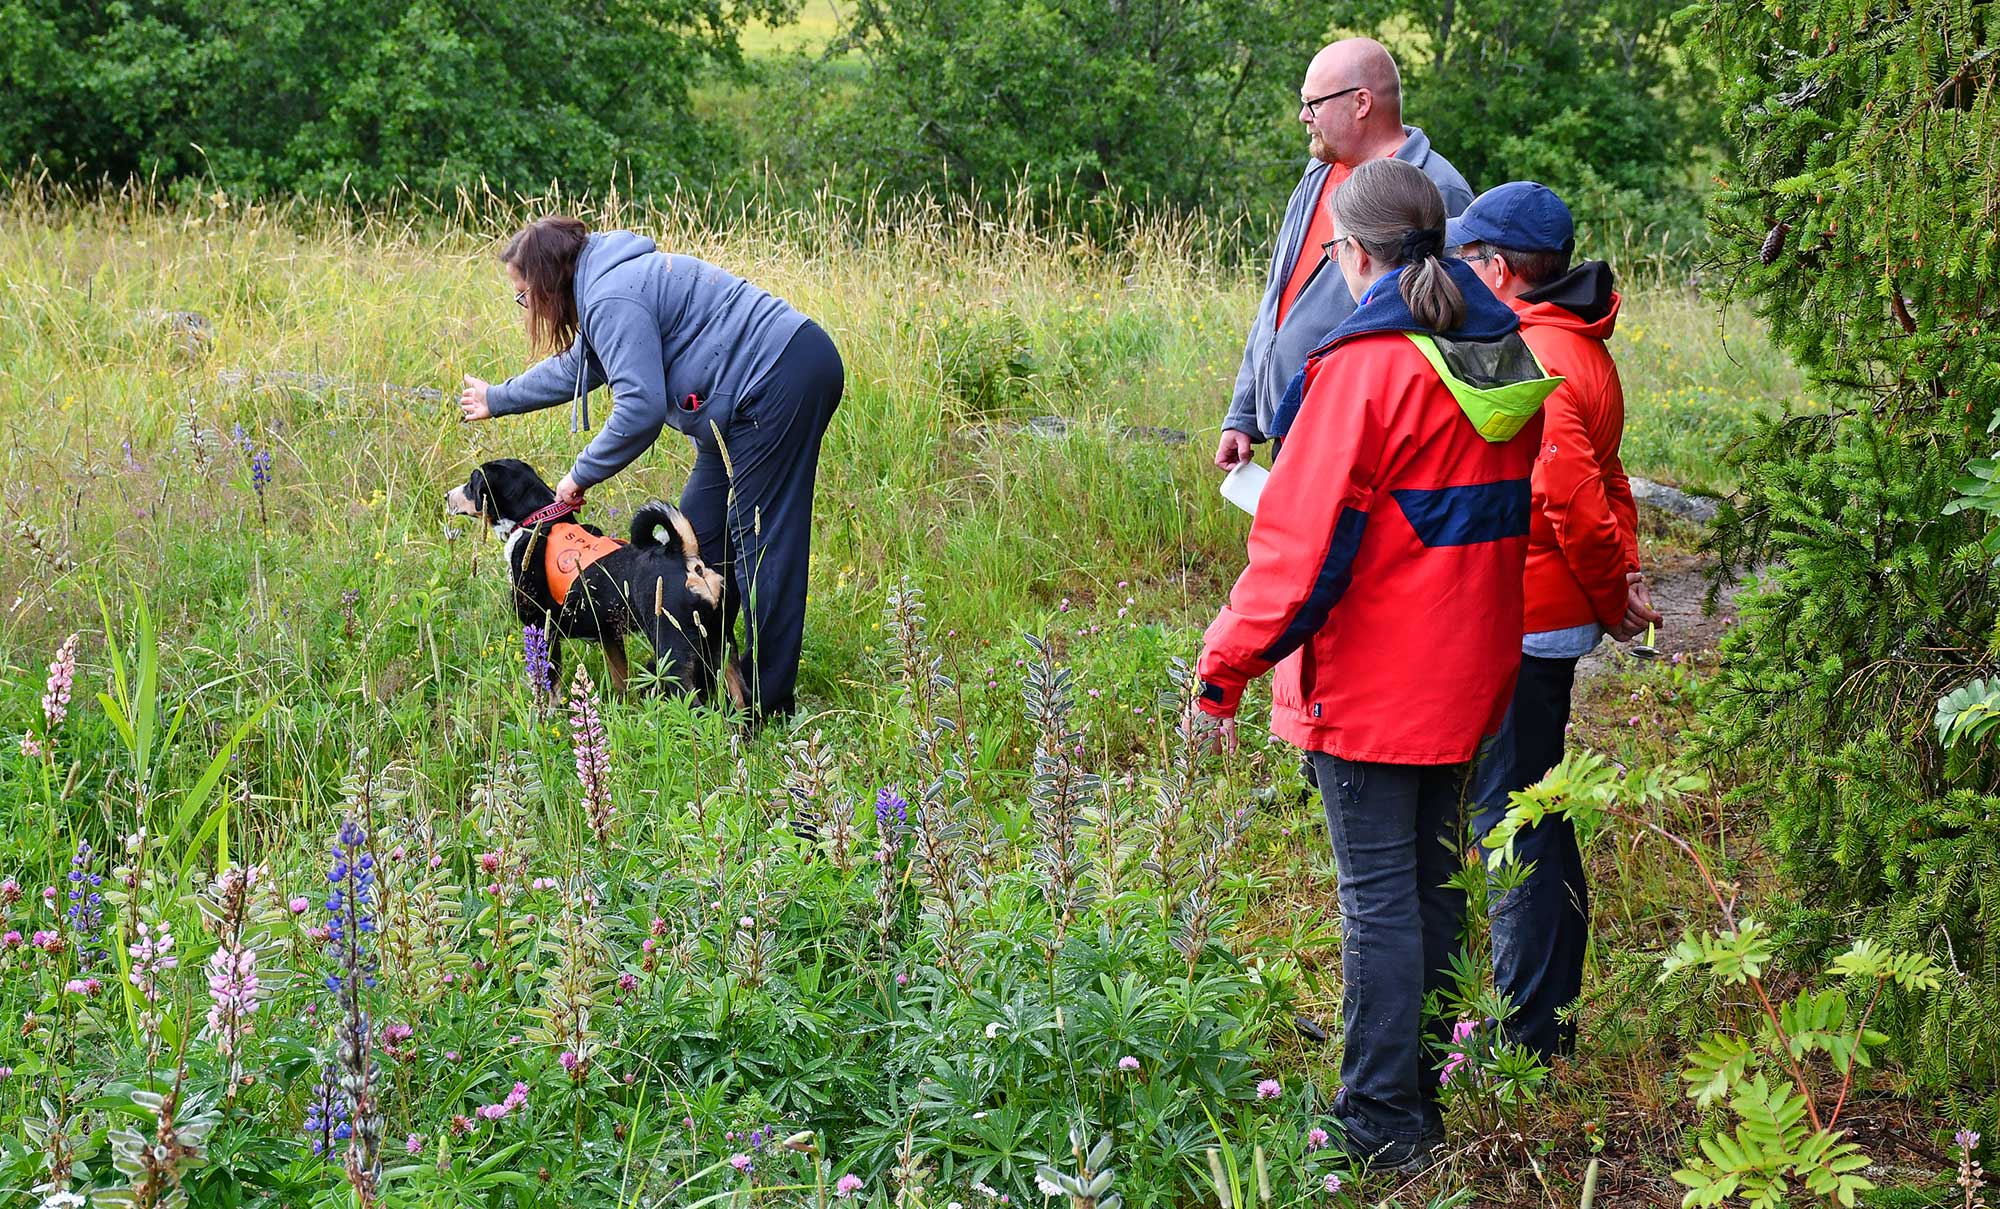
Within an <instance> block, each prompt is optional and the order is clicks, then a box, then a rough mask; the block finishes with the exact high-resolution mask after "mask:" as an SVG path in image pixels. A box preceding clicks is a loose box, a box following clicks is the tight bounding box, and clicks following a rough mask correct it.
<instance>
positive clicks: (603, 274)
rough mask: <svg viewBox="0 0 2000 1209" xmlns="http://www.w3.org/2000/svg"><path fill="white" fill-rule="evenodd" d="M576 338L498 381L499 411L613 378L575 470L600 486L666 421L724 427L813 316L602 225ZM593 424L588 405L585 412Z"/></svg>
mask: <svg viewBox="0 0 2000 1209" xmlns="http://www.w3.org/2000/svg"><path fill="white" fill-rule="evenodd" d="M576 313H577V319H578V328H579V330H578V332H577V338H576V343H575V344H574V345H573V346H571V347H570V348H569V349H568V350H567V351H565V352H560V353H557V354H555V355H554V356H551V357H548V358H546V359H544V360H543V361H542V362H541V363H540V364H538V365H536V366H533V367H532V368H530V369H528V370H527V371H525V372H523V373H521V374H517V375H516V376H514V377H512V378H509V379H507V380H506V381H505V382H498V383H495V384H494V385H493V386H492V387H491V388H489V389H488V390H487V392H486V406H487V408H488V409H489V410H491V411H492V413H493V414H494V415H496V416H504V415H511V414H515V413H518V412H524V411H535V410H537V409H539V408H543V407H553V406H555V405H556V404H558V403H568V402H569V401H571V400H572V399H577V398H579V397H581V396H585V395H588V394H589V393H590V392H591V391H593V390H595V389H596V388H597V387H599V386H602V385H605V384H606V383H609V384H610V386H611V418H610V419H608V420H606V421H605V422H604V428H603V431H601V432H599V433H598V434H597V435H596V436H595V437H593V438H591V441H590V444H589V445H588V446H586V447H585V448H584V451H583V452H582V453H580V454H578V455H577V459H576V465H575V467H574V468H573V469H571V471H570V477H572V478H573V479H575V480H576V485H577V486H578V487H583V488H589V487H594V486H596V485H597V484H599V483H601V482H603V481H604V480H606V479H608V478H610V477H611V476H612V475H614V474H617V473H618V472H619V471H620V470H623V469H625V467H626V466H628V465H630V464H631V463H632V461H633V459H635V458H637V457H638V456H639V455H640V454H642V453H644V452H646V450H647V449H649V448H651V447H652V444H653V442H654V441H656V440H658V439H659V436H660V430H661V429H662V428H664V427H665V426H667V425H669V424H671V425H673V426H674V427H675V428H676V429H678V430H679V431H681V432H684V433H686V434H688V435H689V436H691V437H694V438H695V439H696V440H698V441H712V440H714V439H715V434H716V433H717V432H727V431H728V428H729V418H730V416H731V415H732V414H733V413H734V412H735V409H736V404H737V401H738V400H740V399H742V398H743V397H744V396H745V395H747V394H749V393H750V392H751V391H753V390H755V389H757V385H758V383H760V382H761V381H763V378H764V375H765V374H767V373H769V372H770V370H771V367H772V366H774V365H776V364H777V363H778V356H779V354H781V353H783V352H784V351H785V345H787V344H789V343H790V342H791V339H792V337H793V336H795V335H797V334H798V330H799V328H800V327H801V326H802V325H804V323H805V321H806V317H805V316H804V315H801V314H799V313H798V312H797V311H795V310H793V309H792V308H791V307H790V306H788V305H787V304H786V303H785V302H784V300H782V299H780V298H777V297H775V296H774V295H771V294H768V293H765V292H764V291H763V290H760V289H758V288H757V287H756V286H754V285H751V284H750V283H749V282H747V281H745V280H743V279H742V278H741V277H737V276H735V275H733V274H730V273H726V272H724V271H723V270H721V269H718V268H716V267H715V266H714V265H712V264H709V263H707V262H705V261H701V260H696V259H695V258H694V257H692V256H675V255H670V254H668V253H664V252H661V251H660V250H659V249H658V247H657V246H656V245H655V244H654V243H653V241H652V240H650V239H647V238H646V237H645V236H643V235H634V234H633V233H632V232H630V231H603V232H599V233H598V234H596V235H592V236H591V237H590V238H589V240H588V241H587V242H586V243H585V244H584V249H583V254H582V255H581V256H580V257H578V258H577V262H576ZM582 421H583V426H584V427H586V428H587V427H589V426H590V412H589V410H588V408H587V407H586V408H584V409H583V410H582Z"/></svg>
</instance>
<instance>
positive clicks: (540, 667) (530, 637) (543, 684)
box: [521, 625, 556, 700]
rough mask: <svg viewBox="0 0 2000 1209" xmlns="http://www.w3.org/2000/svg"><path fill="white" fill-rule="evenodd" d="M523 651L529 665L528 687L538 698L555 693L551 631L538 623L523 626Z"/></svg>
mask: <svg viewBox="0 0 2000 1209" xmlns="http://www.w3.org/2000/svg"><path fill="white" fill-rule="evenodd" d="M521 652H522V654H523V656H524V657H525V658H526V661H527V665H528V687H529V688H530V689H531V690H533V692H534V694H535V697H536V699H537V700H540V699H541V698H543V697H547V696H549V695H550V694H552V693H554V692H555V691H556V686H555V665H554V664H553V663H552V662H551V661H550V659H549V632H548V631H547V630H545V629H543V628H542V627H540V626H538V625H524V626H522V627H521Z"/></svg>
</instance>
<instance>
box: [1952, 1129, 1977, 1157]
mask: <svg viewBox="0 0 2000 1209" xmlns="http://www.w3.org/2000/svg"><path fill="white" fill-rule="evenodd" d="M1951 1140H1952V1141H1953V1142H1956V1143H1957V1144H1958V1148H1959V1149H1960V1150H1963V1151H1965V1152H1966V1153H1967V1154H1970V1153H1972V1152H1973V1151H1975V1150H1977V1149H1979V1132H1978V1131H1977V1130H1972V1129H1961V1130H1959V1131H1958V1132H1957V1133H1955V1134H1953V1135H1951Z"/></svg>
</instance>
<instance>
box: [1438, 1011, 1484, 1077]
mask: <svg viewBox="0 0 2000 1209" xmlns="http://www.w3.org/2000/svg"><path fill="white" fill-rule="evenodd" d="M1478 1028H1479V1022H1478V1021H1477V1020H1461V1021H1459V1022H1458V1023H1457V1024H1454V1025H1452V1026H1451V1043H1452V1044H1453V1045H1455V1046H1458V1047H1459V1048H1457V1049H1454V1050H1452V1051H1451V1052H1450V1053H1449V1054H1446V1055H1445V1062H1444V1070H1443V1072H1442V1073H1440V1074H1439V1075H1438V1084H1439V1086H1443V1085H1445V1084H1448V1083H1450V1082H1451V1079H1452V1076H1453V1075H1455V1074H1457V1073H1458V1069H1459V1068H1460V1067H1462V1066H1464V1065H1465V1061H1466V1059H1465V1049H1464V1046H1465V1043H1466V1042H1467V1041H1468V1040H1470V1039H1471V1037H1472V1034H1473V1033H1474V1032H1476V1031H1477V1030H1478Z"/></svg>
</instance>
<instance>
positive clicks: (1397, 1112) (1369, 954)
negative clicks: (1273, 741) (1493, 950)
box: [1311, 752, 1467, 1149]
mask: <svg viewBox="0 0 2000 1209" xmlns="http://www.w3.org/2000/svg"><path fill="white" fill-rule="evenodd" d="M1311 760H1312V764H1313V770H1314V773H1315V774H1316V776H1317V778H1318V781H1319V786H1320V793H1321V796H1323V797H1324V798H1325V800H1326V829H1327V834H1328V836H1329V837H1330V838H1331V839H1332V841H1333V857H1334V862H1335V864H1336V866H1337V867H1338V869H1339V872H1340V972H1341V984H1342V985H1341V1005H1340V1006H1341V1019H1342V1022H1343V1025H1344V1027H1345V1031H1346V1042H1345V1048H1344V1049H1343V1050H1342V1052H1341V1057H1340V1079H1341V1083H1342V1085H1343V1086H1342V1088H1341V1092H1340V1095H1339V1097H1338V1098H1337V1100H1336V1101H1335V1105H1334V1113H1335V1115H1337V1116H1338V1117H1339V1118H1340V1119H1341V1123H1342V1125H1343V1126H1344V1127H1345V1129H1346V1130H1347V1133H1348V1135H1349V1137H1350V1139H1352V1140H1353V1141H1355V1142H1358V1143H1359V1144H1360V1145H1361V1146H1363V1147H1366V1148H1368V1149H1374V1148H1377V1147H1381V1146H1384V1145H1388V1144H1392V1143H1398V1142H1405V1143H1407V1142H1421V1141H1424V1140H1426V1139H1427V1138H1430V1137H1434V1136H1435V1135H1437V1134H1439V1133H1440V1132H1441V1131H1442V1130H1443V1128H1444V1121H1443V1118H1442V1116H1441V1115H1440V1113H1439V1111H1438V1066H1439V1063H1440V1061H1441V1059H1442V1051H1441V1050H1440V1049H1437V1048H1435V1043H1436V1042H1442V1041H1444V1040H1446V1039H1447V1038H1448V1037H1449V1029H1448V1027H1445V1026H1442V1025H1440V1024H1439V1023H1437V1022H1432V1023H1431V1024H1429V1025H1428V1026H1427V1025H1426V1024H1425V1021H1424V998H1425V997H1426V996H1427V995H1429V994H1431V993H1432V992H1435V991H1439V990H1442V989H1443V988H1445V987H1446V986H1448V985H1450V981H1451V959H1452V956H1453V955H1454V954H1455V953H1457V952H1458V951H1459V933H1460V931H1461V930H1462V929H1463V928H1464V926H1465V895H1464V893H1463V892H1461V891H1458V890H1453V889H1450V888H1448V887H1447V886H1446V885H1445V882H1446V881H1448V880H1449V879H1450V878H1451V876H1452V875H1453V874H1454V873H1456V872H1457V871H1458V869H1459V867H1460V862H1461V860H1462V858H1461V856H1460V853H1461V851H1462V848H1461V847H1460V845H1461V842H1462V829H1463V823H1462V817H1463V815H1462V811H1463V807H1464V803H1465V786H1466V773H1467V766H1466V765H1463V764H1452V765H1440V766H1429V767H1427V766H1422V765H1413V764H1367V763H1360V762H1356V761H1352V760H1343V759H1340V758H1339V757H1338V756H1330V755H1327V754H1325V753H1324V752H1313V753H1311ZM1427 1034H1428V1036H1429V1040H1431V1041H1432V1042H1433V1045H1426V1044H1425V1042H1426V1035H1427Z"/></svg>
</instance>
